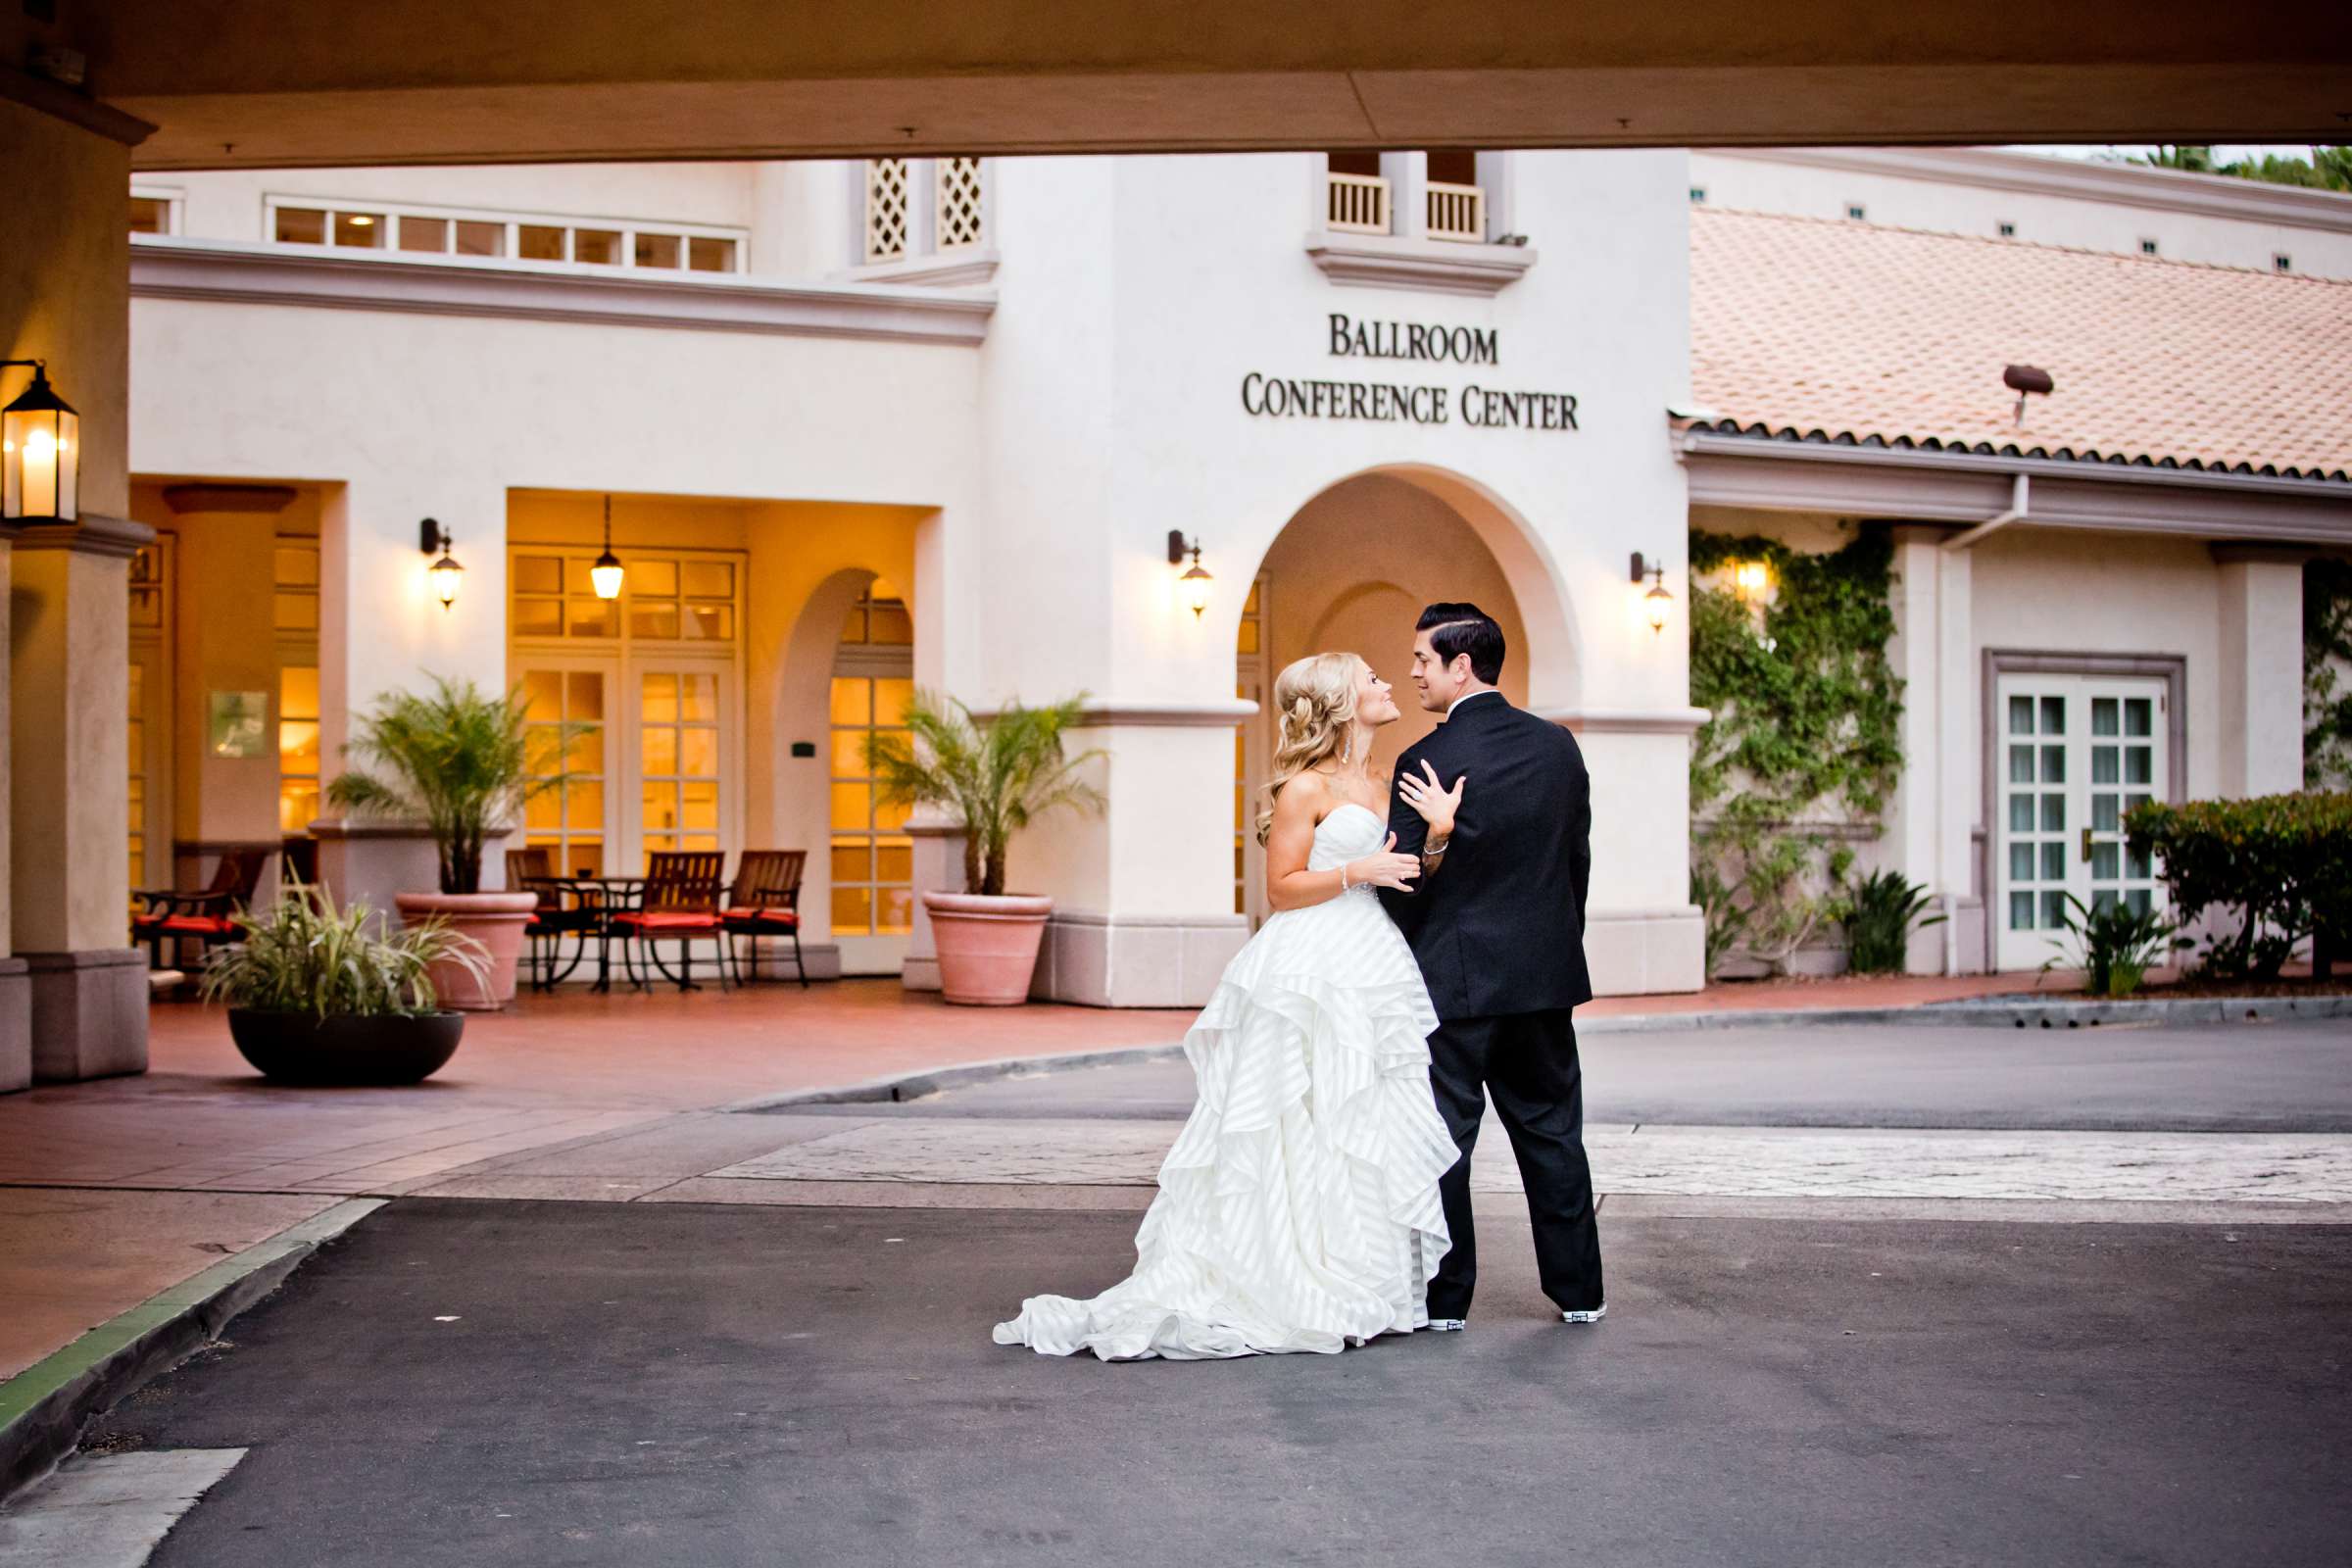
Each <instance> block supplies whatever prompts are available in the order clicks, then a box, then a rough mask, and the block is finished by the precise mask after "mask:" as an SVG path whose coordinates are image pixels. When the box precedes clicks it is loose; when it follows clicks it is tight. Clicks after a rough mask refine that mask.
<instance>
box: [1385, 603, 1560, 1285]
mask: <svg viewBox="0 0 2352 1568" xmlns="http://www.w3.org/2000/svg"><path fill="white" fill-rule="evenodd" d="M1502 656H1503V645H1502V628H1501V627H1500V626H1497V625H1496V624H1495V621H1494V618H1493V617H1492V616H1490V615H1488V614H1487V613H1485V612H1484V611H1481V610H1480V609H1479V608H1478V607H1477V606H1476V605H1454V604H1447V605H1432V606H1430V607H1429V608H1428V609H1427V610H1425V611H1423V612H1422V613H1421V623H1420V626H1419V628H1418V629H1417V633H1416V635H1415V637H1414V639H1413V686H1414V688H1415V689H1416V690H1418V691H1419V692H1420V694H1421V706H1422V707H1423V708H1425V709H1427V710H1428V711H1431V712H1433V713H1442V714H1444V715H1445V720H1446V721H1445V722H1444V723H1443V724H1441V725H1439V726H1438V728H1437V729H1436V730H1435V731H1433V732H1432V733H1431V734H1429V735H1428V736H1427V737H1425V738H1424V739H1422V740H1421V741H1420V742H1419V743H1417V744H1416V745H1414V746H1412V747H1410V748H1409V749H1407V750H1406V752H1405V753H1404V755H1403V756H1402V757H1400V758H1398V759H1397V778H1398V779H1400V780H1401V779H1404V778H1406V777H1408V776H1410V777H1416V778H1426V777H1427V776H1428V775H1429V774H1430V773H1434V774H1435V775H1436V777H1437V780H1438V788H1440V789H1443V790H1450V789H1452V788H1453V785H1454V782H1455V780H1457V779H1462V778H1467V779H1468V780H1469V783H1468V785H1467V787H1466V788H1465V789H1464V790H1463V792H1462V793H1463V799H1462V804H1461V807H1460V808H1459V809H1458V810H1457V811H1456V813H1455V817H1454V824H1453V828H1452V831H1451V833H1450V834H1449V835H1448V836H1447V837H1446V838H1445V839H1437V838H1431V837H1429V836H1428V835H1427V832H1426V829H1427V825H1428V824H1427V823H1425V822H1424V821H1423V819H1422V817H1421V814H1420V813H1419V812H1418V811H1416V810H1414V809H1412V807H1411V806H1409V805H1408V804H1406V802H1405V801H1404V799H1403V798H1402V796H1401V795H1393V796H1392V798H1391V801H1390V805H1389V826H1390V828H1391V829H1392V830H1393V831H1394V832H1395V834H1396V837H1397V853H1399V854H1402V855H1419V856H1420V857H1421V868H1422V875H1421V878H1420V882H1419V885H1418V886H1417V887H1415V888H1411V889H1395V888H1386V887H1384V888H1382V889H1381V890H1380V898H1381V902H1382V903H1383V904H1384V905H1386V906H1387V907H1388V910H1389V913H1390V914H1391V915H1392V916H1393V917H1394V918H1395V919H1396V921H1397V926H1398V927H1399V928H1401V929H1402V930H1403V932H1404V934H1405V938H1406V940H1407V941H1409V942H1410V943H1411V944H1412V948H1413V956H1414V957H1415V958H1417V959H1419V960H1420V963H1421V974H1422V977H1423V978H1424V979H1425V980H1426V981H1427V982H1428V984H1429V995H1430V1000H1431V1001H1432V1002H1433V1003H1435V1004H1436V1005H1437V1010H1438V1018H1439V1024H1438V1032H1437V1033H1436V1034H1433V1035H1431V1036H1430V1037H1429V1054H1430V1069H1429V1075H1430V1079H1431V1082H1432V1083H1433V1085H1434V1086H1435V1088H1436V1090H1437V1097H1438V1110H1439V1111H1440V1113H1441V1114H1443V1115H1444V1116H1445V1118H1446V1124H1447V1126H1449V1127H1450V1128H1451V1129H1452V1131H1453V1141H1454V1143H1455V1144H1457V1145H1458V1146H1459V1147H1460V1149H1461V1152H1462V1157H1461V1158H1460V1159H1459V1160H1457V1161H1456V1162H1455V1163H1454V1166H1453V1168H1452V1169H1451V1170H1450V1171H1448V1172H1446V1176H1445V1178H1444V1179H1443V1180H1442V1181H1441V1182H1440V1184H1439V1189H1440V1193H1441V1195H1442V1196H1443V1198H1444V1200H1445V1204H1446V1229H1447V1230H1448V1231H1449V1232H1450V1233H1451V1234H1452V1237H1453V1250H1451V1251H1449V1252H1447V1253H1446V1261H1445V1262H1444V1264H1443V1265H1441V1266H1440V1268H1439V1269H1438V1273H1437V1277H1436V1278H1435V1279H1433V1280H1432V1281H1430V1286H1429V1318H1430V1323H1429V1326H1430V1327H1431V1328H1433V1329H1459V1328H1461V1327H1462V1326H1463V1323H1464V1320H1465V1319H1467V1318H1468V1317H1469V1315H1470V1293H1471V1290H1472V1288H1473V1287H1474V1286H1475V1285H1476V1284H1477V1282H1478V1243H1477V1238H1476V1236H1475V1235H1474V1233H1473V1232H1472V1229H1471V1220H1470V1149H1471V1146H1472V1145H1473V1144H1475V1143H1476V1142H1477V1141H1478V1124H1479V1118H1480V1116H1481V1115H1482V1114H1483V1113H1484V1111H1485V1109H1486V1097H1487V1095H1489V1094H1492V1095H1493V1096H1494V1099H1495V1113H1496V1114H1497V1115H1499V1116H1500V1117H1501V1118H1502V1125H1503V1129H1504V1131H1506V1132H1507V1133H1509V1134H1510V1139H1511V1149H1512V1152H1515V1153H1516V1154H1517V1155H1518V1156H1519V1174H1520V1176H1521V1177H1522V1179H1523V1180H1524V1181H1525V1184H1526V1187H1527V1208H1528V1215H1529V1218H1530V1219H1531V1220H1532V1221H1533V1222H1534V1226H1535V1234H1536V1266H1537V1270H1538V1272H1539V1274H1540V1276H1541V1278H1542V1280H1543V1284H1544V1295H1546V1296H1548V1297H1550V1298H1551V1299H1552V1301H1553V1302H1554V1303H1555V1304H1556V1305H1557V1306H1558V1307H1559V1308H1560V1315H1561V1316H1562V1317H1563V1318H1564V1319H1565V1320H1566V1321H1568V1322H1570V1323H1596V1322H1598V1321H1599V1320H1600V1316H1601V1314H1602V1313H1603V1312H1604V1311H1606V1310H1607V1307H1606V1306H1605V1305H1604V1304H1603V1302H1602V1298H1601V1287H1600V1232H1599V1228H1598V1227H1597V1225H1595V1223H1594V1221H1593V1175H1592V1171H1591V1169H1590V1168H1589V1167H1588V1166H1587V1165H1586V1163H1585V1144H1584V1124H1585V1107H1584V1086H1583V1079H1582V1075H1581V1073H1580V1071H1579V1069H1578V1066H1577V1060H1576V1027H1575V1024H1574V1023H1573V1022H1572V1020H1571V1019H1570V1017H1569V1009H1570V1008H1572V1007H1574V1006H1575V1005H1577V1004H1578V1003H1580V1002H1589V1001H1591V1000H1592V997H1593V987H1592V983H1591V981H1590V980H1589V979H1588V978H1587V976H1586V973H1585V945H1584V937H1585V891H1586V888H1587V887H1588V886H1589V885H1590V884H1591V882H1592V879H1593V799H1592V790H1591V784H1590V781H1589V780H1588V779H1587V777H1586V775H1585V760H1584V756H1583V754H1582V753H1580V752H1579V751H1578V750H1577V745H1576V740H1575V738H1574V737H1573V736H1571V735H1570V734H1569V733H1568V732H1567V731H1566V730H1564V729H1562V728H1560V727H1559V726H1558V725H1556V724H1552V723H1548V722H1546V721H1544V719H1541V718H1538V717H1537V716H1536V715H1535V714H1533V713H1530V712H1527V711H1523V710H1521V709H1517V708H1513V707H1512V706H1511V705H1510V702H1509V701H1508V700H1507V699H1506V698H1504V696H1503V695H1502V693H1500V692H1498V691H1496V690H1495V682H1496V681H1497V680H1499V679H1501V677H1502Z"/></svg>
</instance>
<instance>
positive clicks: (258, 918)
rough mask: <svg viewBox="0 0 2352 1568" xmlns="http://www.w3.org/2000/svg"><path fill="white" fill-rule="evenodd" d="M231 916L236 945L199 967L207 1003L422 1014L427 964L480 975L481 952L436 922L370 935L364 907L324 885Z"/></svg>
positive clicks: (292, 888) (485, 970) (282, 894)
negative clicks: (340, 902) (345, 901)
mask: <svg viewBox="0 0 2352 1568" xmlns="http://www.w3.org/2000/svg"><path fill="white" fill-rule="evenodd" d="M236 918H237V926H238V929H239V930H241V931H242V932H243V933H244V940H243V941H241V942H236V943H233V944H231V945H229V946H227V947H224V948H221V950H219V951H218V952H216V953H215V954H214V955H213V957H212V961H211V963H209V964H208V965H206V967H205V971H204V977H203V980H202V982H201V987H202V990H203V993H204V998H205V1000H206V1001H207V1002H225V1003H226V1004H227V1005H230V1006H232V1007H243V1008H250V1009H252V1010H253V1011H256V1012H307V1013H309V1014H311V1015H312V1016H313V1017H315V1018H326V1017H330V1016H361V1017H366V1016H372V1015H375V1014H380V1013H389V1012H404V1013H413V1012H431V1011H433V1010H434V1007H435V1006H436V1005H437V1003H438V1000H439V999H438V998H436V997H435V995H434V993H433V982H432V978H431V975H430V973H429V971H430V969H431V967H432V965H433V964H434V963H436V962H442V961H447V962H450V963H455V964H456V965H458V966H459V967H460V968H462V969H464V970H465V971H466V973H467V974H469V975H471V976H472V977H473V980H474V983H475V984H476V985H477V986H478V985H481V984H483V983H485V981H486V979H487V977H488V975H489V971H490V951H489V950H488V949H487V948H485V947H483V946H482V945H481V944H480V943H479V942H476V941H475V940H474V939H473V938H471V937H469V936H466V935H463V934H462V933H460V932H457V931H454V930H452V929H451V928H450V926H449V924H448V922H446V921H444V920H443V919H442V918H441V917H440V916H438V915H435V916H434V917H433V918H432V919H430V920H427V921H425V922H424V923H423V924H421V925H414V926H407V927H395V928H393V929H392V930H390V931H388V932H385V933H383V934H381V935H378V934H377V927H379V926H380V925H381V924H382V922H381V921H380V920H378V919H377V917H376V914H375V911H374V910H372V909H370V908H368V906H367V905H366V904H352V905H348V906H345V907H341V908H338V907H336V905H335V901H334V899H333V897H332V896H331V895H329V894H328V893H327V891H326V890H325V889H324V888H318V887H310V886H307V885H304V884H300V883H288V884H287V885H286V886H284V887H282V888H280V889H279V890H278V895H277V902H276V903H275V904H274V905H272V906H270V909H269V911H268V912H267V913H264V914H258V915H256V914H240V915H238V916H237V917H236Z"/></svg>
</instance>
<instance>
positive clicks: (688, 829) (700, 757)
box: [632, 661, 729, 870]
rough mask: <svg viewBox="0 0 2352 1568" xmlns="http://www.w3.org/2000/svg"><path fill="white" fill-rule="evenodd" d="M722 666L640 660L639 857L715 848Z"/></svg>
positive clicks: (720, 819)
mask: <svg viewBox="0 0 2352 1568" xmlns="http://www.w3.org/2000/svg"><path fill="white" fill-rule="evenodd" d="M728 674H729V671H728V670H726V669H725V668H722V667H719V666H715V665H712V664H707V663H693V662H682V661H681V662H653V661H644V662H638V663H637V664H636V667H635V669H634V671H633V675H632V680H633V690H634V695H635V698H636V711H635V713H634V714H633V715H632V716H633V718H634V720H635V725H634V727H635V729H636V755H637V791H636V797H635V805H636V808H637V820H636V823H635V827H636V838H637V844H638V850H639V855H640V857H641V858H640V862H639V864H638V866H637V867H636V868H635V869H639V870H642V869H643V868H644V863H645V862H644V860H643V857H648V856H652V855H654V854H656V853H657V852H660V851H665V850H715V849H718V848H720V847H721V846H722V843H723V841H724V835H725V833H726V829H725V826H724V824H725V821H726V816H725V810H726V806H727V801H726V795H727V793H728V792H727V791H726V789H725V787H724V785H725V781H726V779H727V777H728V774H727V771H726V763H727V759H726V757H725V756H724V751H725V748H724V746H723V744H722V742H723V738H724V736H725V733H726V728H727V726H726V723H725V718H724V715H725V713H726V711H727V704H728V701H729V691H728Z"/></svg>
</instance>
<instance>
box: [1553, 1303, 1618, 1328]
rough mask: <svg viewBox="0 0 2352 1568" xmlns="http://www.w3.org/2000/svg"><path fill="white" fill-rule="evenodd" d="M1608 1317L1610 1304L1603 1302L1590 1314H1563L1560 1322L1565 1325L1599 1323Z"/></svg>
mask: <svg viewBox="0 0 2352 1568" xmlns="http://www.w3.org/2000/svg"><path fill="white" fill-rule="evenodd" d="M1608 1315H1609V1303H1608V1302H1606V1301H1603V1302H1601V1303H1600V1304H1599V1305H1598V1306H1596V1307H1594V1308H1593V1310H1592V1311H1590V1312H1562V1313H1561V1314H1560V1321H1561V1322H1563V1323H1597V1322H1599V1321H1600V1320H1601V1319H1602V1318H1604V1317H1607V1316H1608Z"/></svg>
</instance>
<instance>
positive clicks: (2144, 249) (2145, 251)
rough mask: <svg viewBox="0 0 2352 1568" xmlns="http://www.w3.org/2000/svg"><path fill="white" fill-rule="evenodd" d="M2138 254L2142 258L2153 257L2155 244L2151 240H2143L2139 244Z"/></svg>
mask: <svg viewBox="0 0 2352 1568" xmlns="http://www.w3.org/2000/svg"><path fill="white" fill-rule="evenodd" d="M2139 254H2140V255H2142V256H2153V255H2155V254H2156V242H2155V241H2154V240H2152V239H2143V240H2141V241H2140V242H2139Z"/></svg>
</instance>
